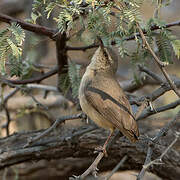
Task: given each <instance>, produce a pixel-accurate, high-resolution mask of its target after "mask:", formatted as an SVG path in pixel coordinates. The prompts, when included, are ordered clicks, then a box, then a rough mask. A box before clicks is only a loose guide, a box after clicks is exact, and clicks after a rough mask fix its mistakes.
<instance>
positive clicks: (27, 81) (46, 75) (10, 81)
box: [1, 67, 58, 85]
mask: <svg viewBox="0 0 180 180" xmlns="http://www.w3.org/2000/svg"><path fill="white" fill-rule="evenodd" d="M57 72H58V67H55V68H54V69H52V70H50V71H48V72H46V73H44V74H43V75H40V76H38V77H34V78H30V79H23V80H10V79H1V81H2V82H3V83H5V84H8V83H10V84H12V85H13V84H28V83H35V82H40V81H42V80H44V79H47V78H49V77H50V76H53V75H54V74H56V73H57Z"/></svg>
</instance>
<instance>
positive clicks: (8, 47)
mask: <svg viewBox="0 0 180 180" xmlns="http://www.w3.org/2000/svg"><path fill="white" fill-rule="evenodd" d="M24 39H25V33H24V31H23V29H22V28H21V27H20V25H18V24H16V23H12V24H11V26H10V27H7V28H6V29H4V30H2V31H1V32H0V54H1V57H0V69H1V74H2V75H5V74H6V62H7V61H8V59H9V60H10V61H9V63H11V62H12V61H13V62H14V64H16V63H17V64H18V63H19V61H20V59H21V56H22V46H23V41H24ZM17 64H16V66H14V67H13V69H11V70H12V71H13V73H12V72H11V71H10V74H11V75H16V76H20V74H21V72H22V71H21V66H17ZM15 72H17V74H16V73H15Z"/></svg>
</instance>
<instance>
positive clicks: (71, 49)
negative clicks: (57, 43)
mask: <svg viewBox="0 0 180 180" xmlns="http://www.w3.org/2000/svg"><path fill="white" fill-rule="evenodd" d="M173 26H180V21H175V22H172V23H169V24H166V25H164V28H170V27H173ZM150 29H151V31H155V30H158V29H160V27H159V26H157V25H153V26H152V27H151V28H150ZM142 32H143V34H147V31H146V30H142ZM138 36H140V33H136V34H135V35H133V36H130V37H127V38H124V40H125V41H130V40H134V39H135V38H136V37H138ZM115 44H116V43H115V41H112V42H111V45H115ZM96 47H99V44H94V43H92V44H91V45H89V46H81V47H71V46H66V48H67V50H70V51H77V50H79V51H86V50H87V49H92V48H96Z"/></svg>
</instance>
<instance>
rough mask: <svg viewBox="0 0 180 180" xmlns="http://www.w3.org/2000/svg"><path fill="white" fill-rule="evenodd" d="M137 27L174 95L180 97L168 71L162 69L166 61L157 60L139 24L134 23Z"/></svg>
mask: <svg viewBox="0 0 180 180" xmlns="http://www.w3.org/2000/svg"><path fill="white" fill-rule="evenodd" d="M136 25H137V28H138V30H139V33H140V35H141V38H142V40H143V41H144V43H145V45H146V47H147V48H148V50H149V51H150V53H151V54H152V56H153V57H154V60H155V62H156V63H157V65H158V66H159V68H160V70H161V71H162V73H163V74H164V76H165V78H166V80H167V81H168V83H169V85H170V87H171V88H172V90H174V92H175V93H176V95H177V96H178V97H179V98H180V93H179V92H178V89H177V87H176V85H175V84H174V82H173V81H172V80H171V78H170V76H169V75H168V73H167V72H166V70H165V69H164V67H165V66H166V65H167V63H166V62H162V61H160V60H159V58H158V57H157V56H156V54H155V53H154V51H153V50H152V48H151V46H150V45H149V43H148V42H147V40H146V38H145V35H144V33H143V31H142V29H141V28H140V26H139V24H138V23H136Z"/></svg>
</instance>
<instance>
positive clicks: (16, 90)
mask: <svg viewBox="0 0 180 180" xmlns="http://www.w3.org/2000/svg"><path fill="white" fill-rule="evenodd" d="M18 91H19V89H18V88H16V89H14V90H13V91H11V92H10V93H9V94H8V95H6V96H5V97H4V98H3V102H2V101H1V99H0V106H1V104H2V103H7V101H8V100H9V98H11V97H12V96H14V95H15V94H16V93H17V92H18Z"/></svg>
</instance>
